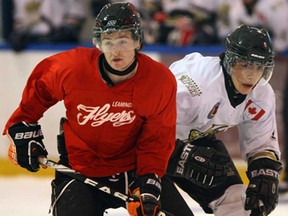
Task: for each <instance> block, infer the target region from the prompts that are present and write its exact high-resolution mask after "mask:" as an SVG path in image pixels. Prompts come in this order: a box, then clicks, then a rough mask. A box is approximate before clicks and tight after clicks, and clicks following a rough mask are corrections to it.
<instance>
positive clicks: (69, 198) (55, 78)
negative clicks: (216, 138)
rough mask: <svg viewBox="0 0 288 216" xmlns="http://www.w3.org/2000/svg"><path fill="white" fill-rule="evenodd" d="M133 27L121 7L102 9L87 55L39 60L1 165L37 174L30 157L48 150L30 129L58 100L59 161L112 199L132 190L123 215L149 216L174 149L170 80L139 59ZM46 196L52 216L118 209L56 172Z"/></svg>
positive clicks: (128, 11)
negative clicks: (62, 111)
mask: <svg viewBox="0 0 288 216" xmlns="http://www.w3.org/2000/svg"><path fill="white" fill-rule="evenodd" d="M140 21H141V20H140V15H139V13H138V12H137V11H136V10H135V8H134V6H133V5H132V4H131V3H113V4H107V5H106V6H104V7H103V8H102V10H101V12H100V13H99V15H98V16H97V17H96V22H95V25H94V27H93V43H94V45H95V46H96V48H76V49H73V50H68V51H64V52H61V53H59V54H56V55H53V56H51V57H48V58H46V59H44V60H43V61H41V62H40V63H39V64H38V65H37V66H36V67H35V69H34V70H33V72H32V74H31V75H30V77H29V79H28V82H27V84H26V87H25V89H24V92H23V95H22V100H21V103H20V105H19V107H18V108H17V109H16V110H15V111H14V113H13V114H12V116H11V117H10V119H9V120H8V122H7V124H6V127H5V129H4V132H3V133H4V134H7V135H8V137H9V139H10V141H11V145H10V148H9V158H10V159H11V160H12V161H13V162H14V163H15V164H18V165H20V166H21V167H23V168H26V169H27V170H29V171H32V172H36V171H38V170H39V163H38V157H39V156H41V155H42V156H47V154H48V152H47V149H46V148H45V146H44V142H43V135H42V131H41V127H40V125H39V124H38V123H37V122H38V121H39V119H41V118H42V117H43V114H44V112H45V111H46V110H47V109H49V108H50V107H51V106H53V105H55V104H56V103H57V102H59V101H64V105H65V108H66V120H65V121H63V125H62V126H63V130H64V136H63V137H62V138H61V137H60V138H59V140H60V143H59V146H58V149H59V153H60V155H61V156H60V161H59V163H61V164H64V165H67V166H70V167H71V168H72V169H74V170H76V171H77V172H80V173H81V174H83V175H86V176H87V177H90V178H92V179H93V178H95V179H97V180H99V181H101V182H103V183H106V184H107V185H109V186H111V187H112V188H114V189H116V190H118V191H120V192H122V193H128V190H129V189H130V191H131V194H132V195H134V194H136V193H137V192H139V199H140V202H139V203H136V205H132V207H131V208H130V211H131V214H133V211H134V212H135V214H137V215H148V216H154V215H156V214H157V212H158V211H159V203H160V199H161V198H160V194H161V181H160V178H161V177H162V176H163V175H164V173H165V170H166V167H167V164H168V160H169V157H170V155H171V154H172V152H173V149H174V146H175V131H176V130H175V126H176V81H175V77H174V76H173V74H172V73H171V72H170V70H169V69H168V68H167V67H165V66H164V65H163V64H161V63H158V62H156V61H154V60H152V59H151V58H150V57H148V56H147V55H145V54H143V53H140V52H139V50H140V49H141V48H142V46H143V29H142V28H141V25H140ZM44 134H45V133H44ZM64 141H65V142H64ZM132 182H133V184H131V185H132V186H131V187H130V188H129V187H128V186H129V184H130V183H132ZM52 189H53V192H52V208H53V214H54V215H60V216H66V215H67V216H79V215H83V216H84V215H85V216H96V215H99V216H100V215H101V216H102V215H103V212H104V210H105V209H107V208H117V207H121V206H125V203H124V202H123V201H122V200H118V199H117V198H115V197H112V196H110V195H107V194H105V193H103V192H101V191H98V190H96V189H94V188H92V187H91V188H90V186H87V185H85V184H83V183H81V182H78V181H75V180H74V179H71V178H69V177H67V176H65V175H63V174H60V173H58V172H56V177H55V179H54V180H53V182H52ZM135 206H136V207H135Z"/></svg>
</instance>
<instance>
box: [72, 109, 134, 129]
mask: <svg viewBox="0 0 288 216" xmlns="http://www.w3.org/2000/svg"><path fill="white" fill-rule="evenodd" d="M110 107H111V105H110V104H108V103H107V104H105V105H104V106H102V107H101V106H96V107H91V106H85V105H83V104H79V105H78V106H77V110H78V111H79V113H78V114H77V121H78V124H79V125H85V124H86V123H87V122H88V121H92V123H91V126H92V127H98V126H100V125H102V124H104V123H105V122H111V123H112V125H113V126H114V127H120V126H122V125H126V124H131V123H132V122H133V121H134V119H135V118H136V115H135V114H134V111H133V110H128V111H127V110H123V111H122V112H115V113H113V112H111V111H110V112H109V110H110Z"/></svg>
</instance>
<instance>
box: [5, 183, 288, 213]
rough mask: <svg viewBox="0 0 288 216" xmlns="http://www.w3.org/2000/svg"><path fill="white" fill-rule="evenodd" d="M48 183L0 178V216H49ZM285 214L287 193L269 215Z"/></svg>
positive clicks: (191, 204)
mask: <svg viewBox="0 0 288 216" xmlns="http://www.w3.org/2000/svg"><path fill="white" fill-rule="evenodd" d="M50 181H51V179H50V178H48V177H41V178H39V177H37V178H35V177H0V216H51V214H48V209H49V205H50ZM183 196H184V197H185V199H186V201H187V202H188V203H189V205H190V206H191V209H192V210H193V212H194V215H195V216H204V215H206V214H205V213H203V211H202V210H201V208H200V207H199V206H198V205H197V204H196V203H194V202H193V201H192V200H191V199H189V198H187V196H186V195H185V194H183ZM285 211H286V212H285ZM287 212H288V193H287V194H284V195H282V196H280V201H279V205H278V206H277V208H276V209H275V211H274V212H273V213H272V214H270V215H271V216H287V214H288V213H287ZM108 215H109V216H126V215H128V214H127V213H126V212H125V210H124V209H118V210H113V211H109V213H108V214H107V216H108ZM210 215H211V214H210ZM83 216H84V215H83ZM183 216H184V215H183ZM238 216H240V215H238Z"/></svg>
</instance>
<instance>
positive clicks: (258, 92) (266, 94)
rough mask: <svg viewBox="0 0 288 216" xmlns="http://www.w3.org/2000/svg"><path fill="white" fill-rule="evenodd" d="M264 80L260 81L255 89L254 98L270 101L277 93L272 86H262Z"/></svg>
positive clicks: (267, 84)
mask: <svg viewBox="0 0 288 216" xmlns="http://www.w3.org/2000/svg"><path fill="white" fill-rule="evenodd" d="M262 81H263V80H260V81H259V83H258V84H257V85H256V86H255V88H254V89H253V96H254V97H257V98H263V99H265V100H269V99H271V98H273V97H275V92H274V89H273V88H272V86H271V85H270V84H269V83H266V84H264V85H263V84H262V83H261V82H262Z"/></svg>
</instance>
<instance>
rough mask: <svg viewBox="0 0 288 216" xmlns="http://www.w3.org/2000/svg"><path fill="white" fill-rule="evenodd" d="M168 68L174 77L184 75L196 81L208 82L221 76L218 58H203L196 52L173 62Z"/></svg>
mask: <svg viewBox="0 0 288 216" xmlns="http://www.w3.org/2000/svg"><path fill="white" fill-rule="evenodd" d="M169 68H170V70H171V71H172V73H173V74H174V75H175V76H176V77H181V76H183V75H185V76H189V77H190V78H192V79H196V80H203V79H204V80H209V79H210V78H215V77H217V76H221V75H223V73H222V69H221V64H220V58H219V56H203V55H202V54H200V53H197V52H196V53H191V54H188V55H186V56H184V57H183V58H182V59H180V60H178V61H175V62H173V63H172V64H171V65H170V67H169Z"/></svg>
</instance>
